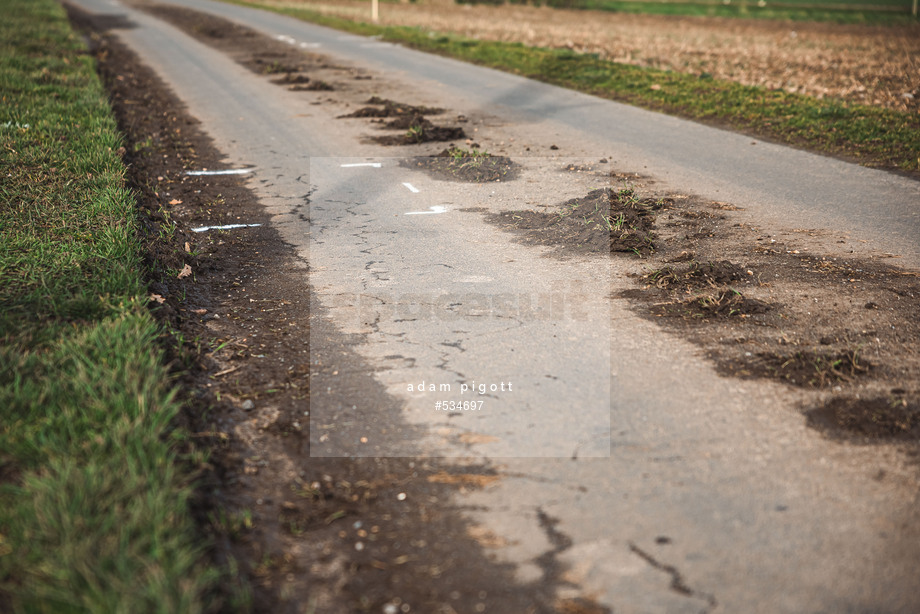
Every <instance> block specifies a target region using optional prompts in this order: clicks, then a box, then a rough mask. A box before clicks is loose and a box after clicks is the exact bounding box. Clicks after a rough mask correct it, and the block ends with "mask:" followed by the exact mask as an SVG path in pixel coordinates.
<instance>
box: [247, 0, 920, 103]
mask: <svg viewBox="0 0 920 614" xmlns="http://www.w3.org/2000/svg"><path fill="white" fill-rule="evenodd" d="M264 4H267V5H273V6H297V7H304V8H309V9H310V10H313V11H316V12H318V13H322V14H326V15H335V16H339V17H346V18H349V19H354V20H356V21H370V3H369V2H366V1H355V0H334V1H331V2H330V1H324V2H314V1H311V0H286V1H284V2H265V3H264ZM379 23H380V24H382V25H394V26H415V27H421V28H428V29H431V30H435V31H439V32H454V33H456V34H460V35H463V36H466V37H470V38H477V39H482V40H497V41H517V42H521V43H524V44H526V45H534V46H541V47H553V48H561V47H567V48H570V49H573V50H576V51H579V52H585V53H596V54H598V56H600V57H601V58H605V59H610V60H613V61H616V62H622V63H625V64H632V65H636V66H643V67H651V68H658V69H662V70H673V71H680V72H686V73H692V74H701V75H702V74H708V75H711V76H712V77H714V78H716V79H726V80H731V81H736V82H738V83H742V84H745V85H757V86H763V87H767V88H771V89H784V90H786V91H788V92H796V93H800V94H806V95H809V96H815V97H817V98H826V97H830V98H840V99H843V100H847V101H851V102H858V103H862V104H869V105H876V106H882V107H887V108H891V109H899V110H911V111H913V112H918V111H920V107H918V105H917V99H918V98H920V24H918V25H915V26H911V27H884V26H861V25H837V24H829V23H811V22H793V21H772V20H766V19H763V20H756V19H728V18H701V17H669V16H657V15H629V14H623V13H606V12H598V11H571V10H561V9H550V8H543V7H530V6H470V5H456V4H453V2H450V1H449V0H426V1H423V2H418V3H412V4H383V5H381V7H380V21H379Z"/></svg>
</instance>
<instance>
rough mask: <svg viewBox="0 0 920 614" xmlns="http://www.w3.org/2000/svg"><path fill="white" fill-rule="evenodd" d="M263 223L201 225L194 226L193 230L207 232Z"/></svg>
mask: <svg viewBox="0 0 920 614" xmlns="http://www.w3.org/2000/svg"><path fill="white" fill-rule="evenodd" d="M261 225H262V224H225V225H223V226H199V227H198V228H192V232H206V231H208V230H233V229H234V228H255V227H257V226H261Z"/></svg>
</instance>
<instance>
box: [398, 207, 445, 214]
mask: <svg viewBox="0 0 920 614" xmlns="http://www.w3.org/2000/svg"><path fill="white" fill-rule="evenodd" d="M428 208H429V209H431V211H409V212H408V213H406V214H405V215H434V214H435V213H447V207H442V206H441V205H435V206H434V207H428Z"/></svg>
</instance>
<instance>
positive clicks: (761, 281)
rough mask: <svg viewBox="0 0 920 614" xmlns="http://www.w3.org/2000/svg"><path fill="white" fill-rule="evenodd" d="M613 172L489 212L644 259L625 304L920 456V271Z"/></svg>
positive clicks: (820, 417) (500, 221)
mask: <svg viewBox="0 0 920 614" xmlns="http://www.w3.org/2000/svg"><path fill="white" fill-rule="evenodd" d="M566 170H578V169H566ZM609 179H610V181H612V182H614V183H615V184H619V186H620V187H618V188H606V189H605V190H603V191H602V190H596V191H593V192H591V193H589V194H587V195H586V196H585V197H583V198H581V199H575V200H570V201H566V202H563V203H556V204H555V206H554V207H553V208H552V209H551V210H550V211H549V212H547V210H546V209H543V210H542V211H534V210H529V211H507V212H503V213H501V214H488V215H486V219H487V220H488V221H490V222H491V223H493V224H496V225H498V226H500V227H502V228H504V229H506V230H509V231H512V232H515V233H523V236H524V240H525V241H526V242H528V243H532V244H538V245H550V246H554V247H555V248H556V251H555V252H553V253H554V254H555V255H557V256H563V257H565V256H566V255H567V254H575V253H586V252H595V253H604V252H605V251H608V250H609V253H611V254H619V255H620V256H621V257H628V258H629V257H631V258H636V259H638V261H639V266H638V268H637V270H636V272H635V273H634V274H633V280H634V281H635V283H636V286H635V287H634V288H630V289H627V290H622V291H619V292H617V293H616V298H620V299H625V300H628V301H629V302H630V304H631V306H632V308H633V309H634V310H635V311H637V312H638V313H639V314H641V315H643V316H645V317H646V318H648V319H650V320H652V321H654V322H655V323H656V324H658V325H660V326H662V327H664V328H665V329H667V330H670V331H674V332H676V333H678V334H680V335H682V336H684V337H686V338H687V339H690V340H691V341H693V342H694V343H696V344H697V345H698V346H700V348H701V351H702V352H703V353H704V354H705V356H707V357H708V358H709V359H710V360H712V361H713V362H714V363H715V365H716V368H717V370H718V371H719V372H720V373H721V374H723V375H725V376H729V377H737V378H743V379H755V378H756V379H766V380H772V381H776V382H780V383H783V384H787V385H790V386H794V387H796V388H801V389H803V390H805V391H808V392H807V393H806V394H805V398H806V400H805V401H804V402H803V406H802V411H803V413H804V414H805V415H806V416H807V421H806V424H807V425H808V426H811V427H813V428H816V429H818V430H820V431H821V432H823V433H826V434H827V435H828V436H830V437H832V438H834V439H838V440H842V441H847V442H863V443H870V442H881V441H893V442H897V443H899V444H904V445H905V446H906V452H907V453H908V454H910V455H912V456H918V455H920V452H918V451H920V446H918V443H920V428H918V424H920V413H918V412H920V403H918V401H920V389H918V388H917V382H918V381H920V273H918V272H917V271H913V270H907V269H902V268H898V267H896V266H892V265H890V264H888V263H887V262H886V261H887V260H889V259H890V258H891V255H879V256H878V257H876V258H874V259H865V258H856V257H848V256H845V255H841V254H835V255H829V254H824V253H821V252H820V251H818V250H817V249H815V248H812V247H810V245H812V244H813V243H814V242H812V241H809V239H810V238H814V237H818V236H819V235H822V234H823V233H822V232H821V231H818V230H811V229H797V230H792V231H786V232H783V233H777V232H775V231H770V230H766V229H762V228H759V227H756V226H752V225H750V224H748V223H744V222H740V221H738V220H736V219H733V217H732V216H733V214H734V212H736V211H740V208H739V207H736V206H733V205H731V204H728V203H720V202H707V201H705V200H702V199H699V198H696V197H692V196H687V195H675V194H655V193H654V192H653V191H648V190H646V191H644V195H643V197H642V198H640V196H639V194H640V191H639V190H640V188H639V187H638V186H641V185H644V184H647V183H650V182H649V181H648V180H647V179H645V178H643V177H641V176H639V175H637V174H635V173H624V172H612V173H610V174H609ZM605 199H607V200H609V206H608V203H605V202H603V201H604V200H605ZM624 212H631V213H630V214H629V216H627V217H622V216H624ZM618 220H622V223H614V222H617V221H618ZM623 228H626V229H627V232H626V234H625V235H624V231H623ZM624 237H625V238H626V239H627V240H626V241H624ZM839 242H840V243H843V242H844V241H843V240H842V239H841V240H839Z"/></svg>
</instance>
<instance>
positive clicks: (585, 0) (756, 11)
mask: <svg viewBox="0 0 920 614" xmlns="http://www.w3.org/2000/svg"><path fill="white" fill-rule="evenodd" d="M463 3H468V4H502V2H501V1H499V0H459V1H458V4H463ZM508 3H509V4H524V3H525V2H524V1H523V0H510V1H509V2H508ZM540 4H543V5H545V6H550V7H556V8H569V9H586V10H600V11H609V12H614V13H644V14H651V15H673V16H691V17H736V18H745V19H784V20H794V21H827V22H833V23H849V24H873V25H903V24H909V23H916V21H917V19H916V18H915V17H913V16H912V15H911V8H912V4H911V0H804V1H799V2H796V1H795V0H777V1H774V0H763V1H762V2H759V1H758V0H543V1H542V2H540Z"/></svg>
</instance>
